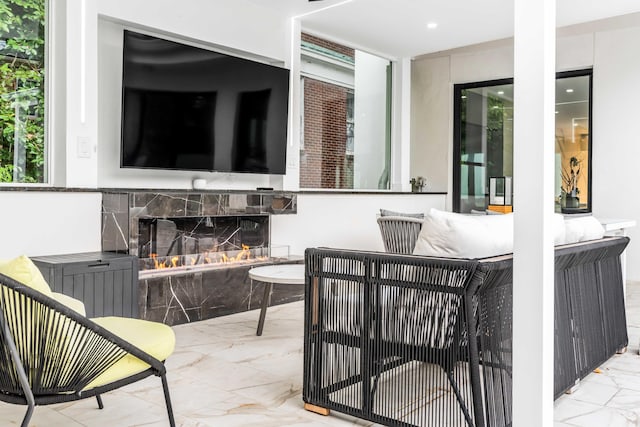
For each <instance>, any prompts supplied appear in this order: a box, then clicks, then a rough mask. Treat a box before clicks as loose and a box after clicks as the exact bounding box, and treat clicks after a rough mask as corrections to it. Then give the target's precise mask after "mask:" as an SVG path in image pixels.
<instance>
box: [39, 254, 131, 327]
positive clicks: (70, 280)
mask: <svg viewBox="0 0 640 427" xmlns="http://www.w3.org/2000/svg"><path fill="white" fill-rule="evenodd" d="M31 259H32V260H33V262H34V263H35V264H36V265H37V266H38V268H39V269H40V271H41V272H42V275H43V276H44V278H45V279H46V280H47V282H48V283H49V286H51V289H52V290H53V291H54V292H60V293H63V294H65V295H69V296H71V297H74V298H76V299H79V300H80V301H82V302H84V306H85V309H86V311H87V317H102V316H123V317H133V318H138V258H137V257H136V256H133V255H127V254H117V253H113V252H86V253H78V254H65V255H51V256H41V257H32V258H31Z"/></svg>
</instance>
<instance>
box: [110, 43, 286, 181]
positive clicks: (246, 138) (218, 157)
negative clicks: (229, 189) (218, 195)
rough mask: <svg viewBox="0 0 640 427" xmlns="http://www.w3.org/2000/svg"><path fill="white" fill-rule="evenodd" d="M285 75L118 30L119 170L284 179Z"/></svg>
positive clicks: (253, 63) (263, 66)
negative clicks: (120, 63)
mask: <svg viewBox="0 0 640 427" xmlns="http://www.w3.org/2000/svg"><path fill="white" fill-rule="evenodd" d="M288 106H289V70H287V69H285V68H281V67H277V66H273V65H269V64H264V63H261V62H256V61H251V60H247V59H243V58H238V57H235V56H231V55H228V54H224V53H220V52H215V51H212V50H208V49H202V48H198V47H194V46H189V45H186V44H183V43H177V42H174V41H170V40H164V39H162V38H159V37H154V36H150V35H145V34H139V33H136V32H133V31H129V30H125V31H124V40H123V70H122V123H121V124H122V141H121V156H120V166H121V167H123V168H152V169H177V170H200V171H218V172H248V173H264V174H284V173H285V172H286V171H285V169H286V151H287V127H288Z"/></svg>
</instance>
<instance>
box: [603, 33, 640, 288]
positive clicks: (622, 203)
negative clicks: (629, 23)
mask: <svg viewBox="0 0 640 427" xmlns="http://www.w3.org/2000/svg"><path fill="white" fill-rule="evenodd" d="M594 51H595V54H594V73H593V184H592V185H593V213H594V215H596V216H599V217H603V218H604V217H607V218H631V219H635V220H636V222H637V223H638V226H637V227H635V228H631V229H629V230H628V235H629V236H630V237H631V243H630V245H629V248H628V250H627V260H628V262H627V277H628V279H630V280H640V263H637V262H635V261H636V260H638V259H640V228H638V227H640V198H639V197H638V195H639V192H638V191H637V190H636V188H635V187H636V181H637V178H636V176H635V173H636V172H638V159H640V145H639V144H638V135H637V131H636V124H637V123H638V117H640V104H638V99H640V77H639V76H640V56H638V55H637V52H639V51H640V27H635V28H627V29H622V30H617V31H608V32H602V33H598V34H597V35H596V37H595V49H594Z"/></svg>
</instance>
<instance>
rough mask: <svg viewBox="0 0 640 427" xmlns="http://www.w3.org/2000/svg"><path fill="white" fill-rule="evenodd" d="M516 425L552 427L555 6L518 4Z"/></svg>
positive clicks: (527, 0)
mask: <svg viewBox="0 0 640 427" xmlns="http://www.w3.org/2000/svg"><path fill="white" fill-rule="evenodd" d="M514 6H515V7H514V11H515V13H514V29H515V30H514V31H515V37H514V168H513V169H514V206H515V218H514V220H515V221H514V234H515V241H514V266H513V270H514V271H513V273H514V277H513V282H514V283H513V425H515V426H550V425H553V341H554V339H553V337H554V332H553V321H554V319H553V317H554V316H553V297H554V272H553V268H554V260H553V229H552V228H553V227H552V220H553V217H552V216H553V211H554V206H553V184H554V182H553V179H554V175H553V165H554V128H555V114H554V110H555V108H554V104H555V22H556V19H555V16H556V1H555V0H539V1H531V0H515V3H514Z"/></svg>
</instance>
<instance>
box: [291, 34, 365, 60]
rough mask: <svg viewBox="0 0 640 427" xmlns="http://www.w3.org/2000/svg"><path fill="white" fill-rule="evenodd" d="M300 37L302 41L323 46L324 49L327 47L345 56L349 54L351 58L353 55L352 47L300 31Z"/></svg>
mask: <svg viewBox="0 0 640 427" xmlns="http://www.w3.org/2000/svg"><path fill="white" fill-rule="evenodd" d="M301 38H302V41H304V42H308V43H313V44H315V45H316V46H320V47H323V48H325V49H329V50H332V51H334V52H338V53H341V54H343V55H347V56H349V57H351V58H353V57H354V56H355V51H354V49H352V48H350V47H347V46H343V45H341V44H338V43H334V42H330V41H329V40H325V39H321V38H320V37H315V36H312V35H310V34H305V33H302V35H301Z"/></svg>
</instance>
